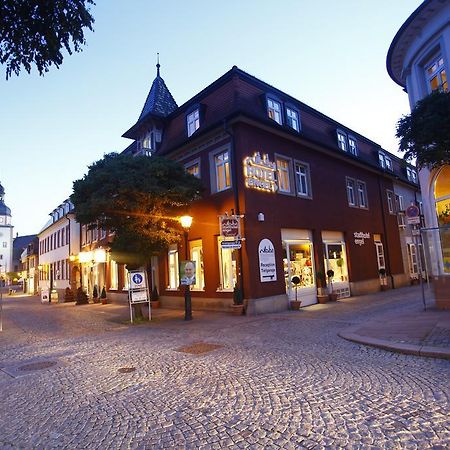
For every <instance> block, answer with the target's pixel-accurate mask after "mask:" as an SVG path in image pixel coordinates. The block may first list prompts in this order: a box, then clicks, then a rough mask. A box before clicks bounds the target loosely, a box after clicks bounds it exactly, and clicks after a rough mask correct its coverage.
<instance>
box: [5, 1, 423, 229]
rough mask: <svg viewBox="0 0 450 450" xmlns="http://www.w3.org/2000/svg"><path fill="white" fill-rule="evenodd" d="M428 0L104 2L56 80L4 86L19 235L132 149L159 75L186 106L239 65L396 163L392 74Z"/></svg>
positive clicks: (399, 111) (10, 191) (404, 103)
mask: <svg viewBox="0 0 450 450" xmlns="http://www.w3.org/2000/svg"><path fill="white" fill-rule="evenodd" d="M420 3H421V1H420V0H397V1H392V0H376V1H375V0H340V1H335V0H324V1H321V2H311V1H309V0H279V1H277V2H274V1H269V0H245V1H244V0H227V1H226V2H219V1H211V0H192V1H191V2H185V1H181V0H152V1H150V0H129V1H126V2H124V1H119V0H108V1H102V0H98V1H97V5H96V6H93V7H92V8H91V10H92V13H93V16H94V18H95V24H94V32H93V33H91V32H89V31H88V32H87V33H86V39H87V45H86V46H85V47H84V49H83V51H82V52H81V53H76V54H73V55H72V56H69V55H67V56H66V57H65V58H64V62H63V64H62V65H61V66H60V68H59V69H57V68H56V67H52V68H51V69H50V71H49V72H48V73H47V74H46V75H45V76H44V77H40V76H39V75H38V74H37V72H36V71H35V70H33V71H32V73H31V74H27V73H26V72H25V71H24V72H22V73H21V74H20V76H19V77H16V76H14V75H13V76H12V78H10V79H9V80H8V81H6V80H5V67H4V66H0V69H1V71H2V74H1V78H0V118H1V121H0V182H1V184H2V185H3V187H4V188H5V191H6V195H5V203H6V204H7V206H9V207H10V208H11V211H12V223H13V225H14V234H16V233H19V235H26V234H37V233H38V232H39V231H40V230H41V229H42V227H43V226H44V224H45V223H46V222H47V220H48V214H49V213H50V212H51V211H52V210H53V209H54V208H56V207H57V206H58V205H59V204H61V202H62V201H64V200H65V199H66V198H68V197H69V196H70V194H71V191H72V183H73V181H74V180H76V179H79V178H82V177H83V175H84V174H85V173H86V172H87V166H88V165H89V164H90V163H92V162H94V161H96V160H98V159H100V158H102V156H103V155H104V154H105V153H109V152H113V151H118V152H120V151H122V150H123V149H124V148H125V147H127V146H128V145H129V144H130V143H131V141H130V140H128V139H124V138H122V137H121V135H122V134H123V133H124V132H125V131H126V130H127V129H128V128H130V127H131V126H132V125H133V124H134V123H135V122H136V120H137V118H138V116H139V114H140V112H141V109H142V107H143V104H144V101H145V99H146V96H147V94H148V91H149V89H150V86H151V83H152V81H153V79H154V78H155V75H156V68H155V64H156V53H157V52H159V53H160V63H161V76H162V77H163V79H164V81H165V82H166V85H167V87H168V88H169V90H170V91H171V93H172V95H173V97H174V98H175V100H176V102H177V103H178V105H182V104H183V103H184V102H186V101H187V100H189V99H190V98H191V97H193V96H194V95H195V94H196V93H198V92H199V91H200V90H202V89H203V88H205V87H206V86H208V85H209V84H211V83H212V82H213V81H215V80H216V79H217V78H219V77H220V76H221V75H223V74H224V73H225V72H227V71H228V70H229V69H231V67H232V66H233V65H237V66H238V67H239V68H240V69H242V70H244V71H246V72H248V73H250V74H251V75H254V76H256V77H257V78H259V79H261V80H263V81H265V82H267V83H269V84H271V85H273V86H275V87H276V88H278V89H280V90H282V91H284V92H286V93H287V94H289V95H291V96H293V97H295V98H297V99H298V100H300V101H303V102H304V103H306V104H308V105H309V106H311V107H313V108H315V109H317V110H319V111H320V112H322V113H324V114H326V115H328V116H330V117H332V118H333V119H335V120H337V121H338V122H340V123H342V124H343V125H345V126H347V127H349V128H351V129H353V130H354V131H356V132H358V133H361V134H362V135H364V136H366V137H368V138H369V139H372V140H373V141H375V142H377V143H378V144H380V145H381V146H382V147H383V148H385V149H386V150H388V151H390V152H392V153H396V149H397V141H396V139H395V124H396V122H397V120H398V119H399V118H400V117H401V116H402V115H403V114H407V113H409V104H408V97H407V94H406V93H404V92H403V90H402V88H401V87H400V86H398V85H396V84H395V83H394V82H393V81H392V80H391V79H390V77H389V75H388V74H387V71H386V55H387V51H388V48H389V45H390V43H391V42H392V39H393V37H394V35H395V33H396V32H397V31H398V29H399V28H400V26H401V25H402V24H403V22H404V21H405V20H406V19H407V17H408V16H409V15H410V14H411V13H412V12H413V11H414V10H415V9H416V8H417V7H418V6H419V4H420Z"/></svg>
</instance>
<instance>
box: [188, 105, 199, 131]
mask: <svg viewBox="0 0 450 450" xmlns="http://www.w3.org/2000/svg"><path fill="white" fill-rule="evenodd" d="M186 124H187V132H188V137H190V136H192V135H193V134H194V133H195V131H197V130H198V129H199V128H200V112H199V110H198V109H196V110H195V111H193V112H191V113H190V114H188V115H187V117H186Z"/></svg>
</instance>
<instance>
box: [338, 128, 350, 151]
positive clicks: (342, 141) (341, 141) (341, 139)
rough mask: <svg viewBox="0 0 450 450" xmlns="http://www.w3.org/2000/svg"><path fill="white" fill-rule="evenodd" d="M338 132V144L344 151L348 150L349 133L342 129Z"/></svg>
mask: <svg viewBox="0 0 450 450" xmlns="http://www.w3.org/2000/svg"><path fill="white" fill-rule="evenodd" d="M336 133H337V144H338V147H339V148H340V149H341V150H342V151H344V152H346V151H347V135H346V134H345V133H344V132H342V131H340V130H337V132H336Z"/></svg>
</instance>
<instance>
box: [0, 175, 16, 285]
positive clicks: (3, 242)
mask: <svg viewBox="0 0 450 450" xmlns="http://www.w3.org/2000/svg"><path fill="white" fill-rule="evenodd" d="M4 197H5V189H4V188H3V186H2V185H1V183H0V279H1V280H5V278H6V273H7V272H12V270H13V267H12V258H13V226H12V225H11V210H10V209H9V208H8V207H7V206H6V205H5V201H4Z"/></svg>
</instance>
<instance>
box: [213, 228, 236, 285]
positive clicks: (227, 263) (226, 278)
mask: <svg viewBox="0 0 450 450" xmlns="http://www.w3.org/2000/svg"><path fill="white" fill-rule="evenodd" d="M222 240H223V238H222V237H220V236H219V237H218V238H217V243H218V248H219V272H220V286H219V289H218V290H220V291H232V290H233V289H234V286H235V285H236V282H237V271H236V255H237V252H236V251H234V250H233V249H229V248H226V249H222V246H221V244H220V243H221V242H222Z"/></svg>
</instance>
